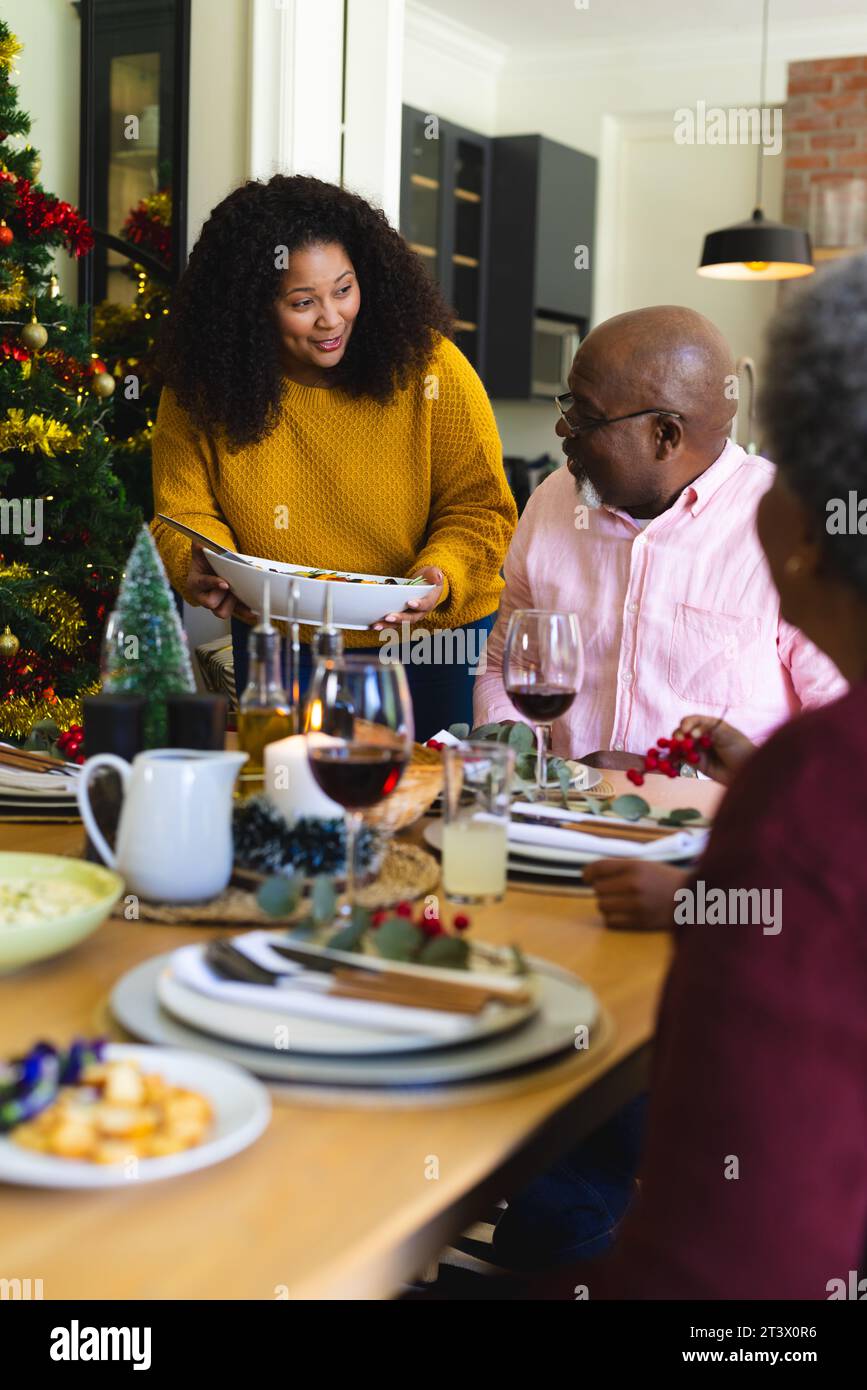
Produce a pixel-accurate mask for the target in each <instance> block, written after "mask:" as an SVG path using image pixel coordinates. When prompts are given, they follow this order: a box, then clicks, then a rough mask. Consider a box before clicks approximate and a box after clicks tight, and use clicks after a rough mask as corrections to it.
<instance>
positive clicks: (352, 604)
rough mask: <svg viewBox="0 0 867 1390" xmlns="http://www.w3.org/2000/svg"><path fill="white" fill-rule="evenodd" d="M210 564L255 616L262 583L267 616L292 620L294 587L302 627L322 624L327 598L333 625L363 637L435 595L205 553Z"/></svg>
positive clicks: (348, 575) (379, 577) (404, 584)
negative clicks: (411, 604) (417, 600)
mask: <svg viewBox="0 0 867 1390" xmlns="http://www.w3.org/2000/svg"><path fill="white" fill-rule="evenodd" d="M205 550H206V553H207V556H208V561H209V563H210V565H211V567H212V569H214V570H215V571H216V573H217V574H218V575H219V576H220V578H221V579H225V580H227V581H228V583H229V584H230V585H231V588H232V592H233V593H234V594H236V595H237V597H238V598H239V599H240V600H241V602H242V603H246V605H247V607H248V608H251V609H252V610H253V612H254V613H261V612H262V610H263V608H264V599H265V582H266V580H267V581H269V583H270V595H271V616H272V617H274V618H280V619H288V618H289V617H291V602H292V586H293V584H297V585H298V608H297V612H296V614H295V616H296V617H297V619H298V621H299V622H301V623H313V624H319V623H322V622H323V621H324V619H325V597H326V593H327V592H329V591H330V593H331V603H332V615H331V621H332V622H333V623H334V625H335V627H342V628H349V629H352V630H354V631H363V630H364V629H365V628H369V627H370V626H371V624H373V623H377V622H380V621H381V619H382V618H384V617H385V615H386V614H387V613H400V612H401V610H402V609H403V608H405V607H406V605H407V603H408V602H409V600H410V599H411V598H425V597H426V596H427V595H428V594H429V593H430V592H431V591H432V589H433V585H432V584H425V583H424V581H423V580H420V579H406V578H400V577H395V576H394V575H385V574H361V573H357V572H355V571H352V570H325V569H311V568H310V566H309V565H287V564H281V563H280V562H279V561H277V560H263V559H261V558H260V557H259V556H256V555H238V556H237V557H235V556H233V555H230V554H225V553H224V554H222V555H219V554H217V553H216V552H215V551H213V550H209V549H208V547H207V546H206V547H205Z"/></svg>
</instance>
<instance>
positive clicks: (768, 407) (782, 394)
mask: <svg viewBox="0 0 867 1390" xmlns="http://www.w3.org/2000/svg"><path fill="white" fill-rule="evenodd" d="M762 376H763V381H764V383H765V385H764V387H763V390H762V392H761V401H760V406H759V410H760V415H761V419H762V424H763V427H764V432H765V436H766V439H767V443H768V449H767V453H768V456H769V457H770V458H771V460H772V461H773V462H774V463H775V464H776V465H777V467H778V468H779V470H780V473H781V474H782V476H783V478H784V480H785V482H786V483H787V484H788V486H789V487H790V488H791V489H792V491H793V492H794V493H795V494H796V495H797V496H798V497H799V498H800V500H801V501H802V502H803V503H804V504H805V506H806V507H807V508H808V509H809V511H810V513H811V514H812V516H813V517H814V519H815V526H816V535H817V538H819V539H821V541H822V544H823V548H824V551H825V554H826V557H827V560H828V564H829V567H830V568H832V569H833V570H834V571H835V573H836V574H837V575H838V576H839V577H840V578H841V579H843V580H845V581H846V582H847V583H848V584H851V585H853V586H854V587H855V588H857V589H859V590H860V591H861V593H862V594H867V536H863V535H857V534H856V535H829V533H828V529H827V521H828V505H827V504H828V502H829V501H830V500H831V499H832V498H842V499H843V500H844V501H847V500H848V495H849V493H850V492H852V491H854V492H856V493H858V494H859V498H860V497H867V255H859V256H853V257H852V258H851V259H847V260H845V261H842V262H839V263H837V264H836V265H834V266H833V267H830V268H828V269H826V270H822V271H820V272H819V273H818V274H816V275H815V276H811V277H810V279H809V280H808V281H806V283H804V284H802V285H799V286H797V288H795V287H792V289H791V290H790V291H789V295H788V298H787V300H786V303H785V304H784V305H783V307H782V308H781V309H780V310H779V311H778V312H777V313H776V314H775V316H774V318H773V319H772V320H771V323H770V325H769V328H768V333H767V339H766V355H765V364H764V371H763V374H762Z"/></svg>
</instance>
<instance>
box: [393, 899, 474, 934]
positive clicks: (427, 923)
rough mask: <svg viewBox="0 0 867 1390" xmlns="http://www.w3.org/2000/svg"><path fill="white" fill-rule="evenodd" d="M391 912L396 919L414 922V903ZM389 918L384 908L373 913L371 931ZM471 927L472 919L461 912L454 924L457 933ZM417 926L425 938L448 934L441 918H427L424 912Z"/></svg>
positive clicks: (405, 903) (400, 906) (398, 905)
mask: <svg viewBox="0 0 867 1390" xmlns="http://www.w3.org/2000/svg"><path fill="white" fill-rule="evenodd" d="M391 911H392V914H393V915H394V916H395V917H405V918H406V919H407V921H409V922H411V921H412V920H413V905H412V903H407V902H403V903H398V904H397V905H396V907H393V908H392V909H391ZM388 916H389V914H388V912H386V911H385V910H384V909H382V908H379V909H378V910H377V911H376V912H374V913H372V914H371V917H370V926H371V929H372V930H373V931H375V930H376V928H377V927H381V926H382V924H383V922H384V921H385V920H386V918H387V917H388ZM469 925H470V919H469V917H467V916H466V915H465V914H464V913H463V912H459V913H458V914H457V916H456V917H455V919H454V921H453V923H452V926H453V927H454V929H455V931H456V932H465V931H466V930H467V929H468V927H469ZM415 926H417V927H418V929H419V931H421V932H424V934H425V936H444V935H445V934H446V928H445V927H444V926H443V924H442V922H441V921H440V919H439V917H426V916H425V914H424V912H422V914H421V916H420V917H419V919H418V921H417V922H416V923H415Z"/></svg>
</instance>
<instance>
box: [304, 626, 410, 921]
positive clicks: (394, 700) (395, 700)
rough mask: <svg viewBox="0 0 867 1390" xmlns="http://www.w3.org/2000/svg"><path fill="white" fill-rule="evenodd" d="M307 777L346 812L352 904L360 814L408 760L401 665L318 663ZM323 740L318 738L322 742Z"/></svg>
mask: <svg viewBox="0 0 867 1390" xmlns="http://www.w3.org/2000/svg"><path fill="white" fill-rule="evenodd" d="M307 730H308V733H311V732H312V731H314V730H317V731H319V734H318V735H315V734H314V736H313V737H311V738H310V739H309V741H308V750H307V757H308V761H309V763H310V770H311V772H312V773H313V776H314V778H315V779H316V781H317V783H318V784H319V786H320V787H321V788H322V790H323V792H324V793H325V795H326V796H329V797H331V800H332V801H336V802H337V803H338V805H340V806H342V807H343V808H344V810H345V811H346V895H347V899H348V907H349V911H350V912H351V911H352V908H353V906H354V904H355V847H356V844H357V841H358V832H359V829H360V828H361V824H362V816H363V812H364V811H366V810H367V809H368V808H369V807H371V806H376V805H377V804H378V803H379V802H380V801H384V800H385V798H386V797H387V796H390V795H391V793H392V792H393V791H394V789H395V787H396V786H397V784H398V782H399V781H400V779H401V777H402V776H403V773H404V769H405V768H406V766H407V764H408V762H409V760H410V757H411V755H412V740H413V722H412V701H411V699H410V695H409V687H408V686H407V682H406V673H405V672H404V669H403V667H402V666H401V665H399V664H397V663H392V662H386V661H377V660H373V661H372V660H371V659H370V657H368V656H365V655H362V654H360V653H359V654H357V655H353V654H352V653H351V652H350V653H346V654H343V655H341V656H334V657H328V658H327V659H325V660H323V661H321V662H320V664H319V667H318V669H317V671H316V674H315V675H314V677H313V680H312V682H311V685H310V691H309V693H308V697H307ZM323 735H324V736H325V737H322V736H323Z"/></svg>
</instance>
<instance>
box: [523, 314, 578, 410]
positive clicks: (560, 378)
mask: <svg viewBox="0 0 867 1390" xmlns="http://www.w3.org/2000/svg"><path fill="white" fill-rule="evenodd" d="M580 342H581V329H580V327H579V325H578V324H577V323H566V322H564V321H563V320H562V319H543V318H539V317H537V318H536V319H535V320H534V322H533V368H532V376H531V379H532V392H533V395H534V396H545V397H546V398H547V399H548V400H550V399H551V397H552V396H558V395H559V394H560V392H561V391H565V390H566V379H567V377H568V376H569V372H570V370H571V368H572V358H573V357H574V356H575V353H576V352H577V351H578V345H579V343H580Z"/></svg>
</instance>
